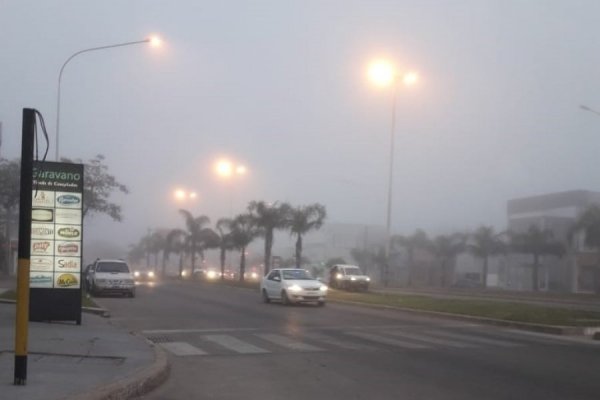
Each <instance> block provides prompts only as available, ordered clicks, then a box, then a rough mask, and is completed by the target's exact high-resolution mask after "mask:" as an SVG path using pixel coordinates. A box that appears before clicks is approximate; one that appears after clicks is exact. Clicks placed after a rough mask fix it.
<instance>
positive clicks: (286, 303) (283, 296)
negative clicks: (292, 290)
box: [281, 290, 290, 306]
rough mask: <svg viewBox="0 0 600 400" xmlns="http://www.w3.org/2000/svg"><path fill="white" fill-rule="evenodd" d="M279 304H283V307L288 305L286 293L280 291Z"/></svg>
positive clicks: (288, 300)
mask: <svg viewBox="0 0 600 400" xmlns="http://www.w3.org/2000/svg"><path fill="white" fill-rule="evenodd" d="M281 304H283V305H284V306H289V305H290V299H289V297H288V295H287V293H286V292H285V290H282V291H281Z"/></svg>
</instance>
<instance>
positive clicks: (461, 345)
mask: <svg viewBox="0 0 600 400" xmlns="http://www.w3.org/2000/svg"><path fill="white" fill-rule="evenodd" d="M385 333H386V334H389V335H394V336H400V337H402V338H405V339H410V340H416V341H419V342H425V343H431V344H435V345H441V346H449V347H459V348H466V347H477V345H473V344H469V343H464V342H457V341H455V340H448V339H439V338H434V337H431V336H425V335H423V334H411V333H407V332H398V331H386V332H385Z"/></svg>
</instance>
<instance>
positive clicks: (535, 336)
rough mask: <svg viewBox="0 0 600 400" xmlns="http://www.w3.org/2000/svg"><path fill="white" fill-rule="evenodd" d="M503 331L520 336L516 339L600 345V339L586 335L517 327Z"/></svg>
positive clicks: (561, 343) (567, 344)
mask: <svg viewBox="0 0 600 400" xmlns="http://www.w3.org/2000/svg"><path fill="white" fill-rule="evenodd" d="M504 331H505V332H510V333H512V334H515V335H518V336H521V338H517V339H518V340H519V339H520V340H529V341H535V342H540V343H546V344H553V345H559V346H569V345H571V344H573V343H577V344H583V345H588V346H600V341H597V340H593V339H590V338H586V337H571V336H560V335H552V334H550V333H539V332H530V331H522V330H517V329H505V330H504ZM523 336H529V337H523Z"/></svg>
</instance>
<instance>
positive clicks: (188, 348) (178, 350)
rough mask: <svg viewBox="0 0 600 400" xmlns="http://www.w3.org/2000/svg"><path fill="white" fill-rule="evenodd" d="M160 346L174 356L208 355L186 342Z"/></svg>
mask: <svg viewBox="0 0 600 400" xmlns="http://www.w3.org/2000/svg"><path fill="white" fill-rule="evenodd" d="M160 345H161V346H162V347H164V348H165V349H167V350H168V351H170V352H171V353H173V354H175V355H176V356H205V355H207V354H208V353H206V352H205V351H204V350H201V349H199V348H197V347H195V346H192V345H191V344H189V343H186V342H167V343H161V344H160Z"/></svg>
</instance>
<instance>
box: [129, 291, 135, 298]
mask: <svg viewBox="0 0 600 400" xmlns="http://www.w3.org/2000/svg"><path fill="white" fill-rule="evenodd" d="M129 297H131V298H132V299H133V298H134V297H135V290H132V291H131V292H129Z"/></svg>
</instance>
